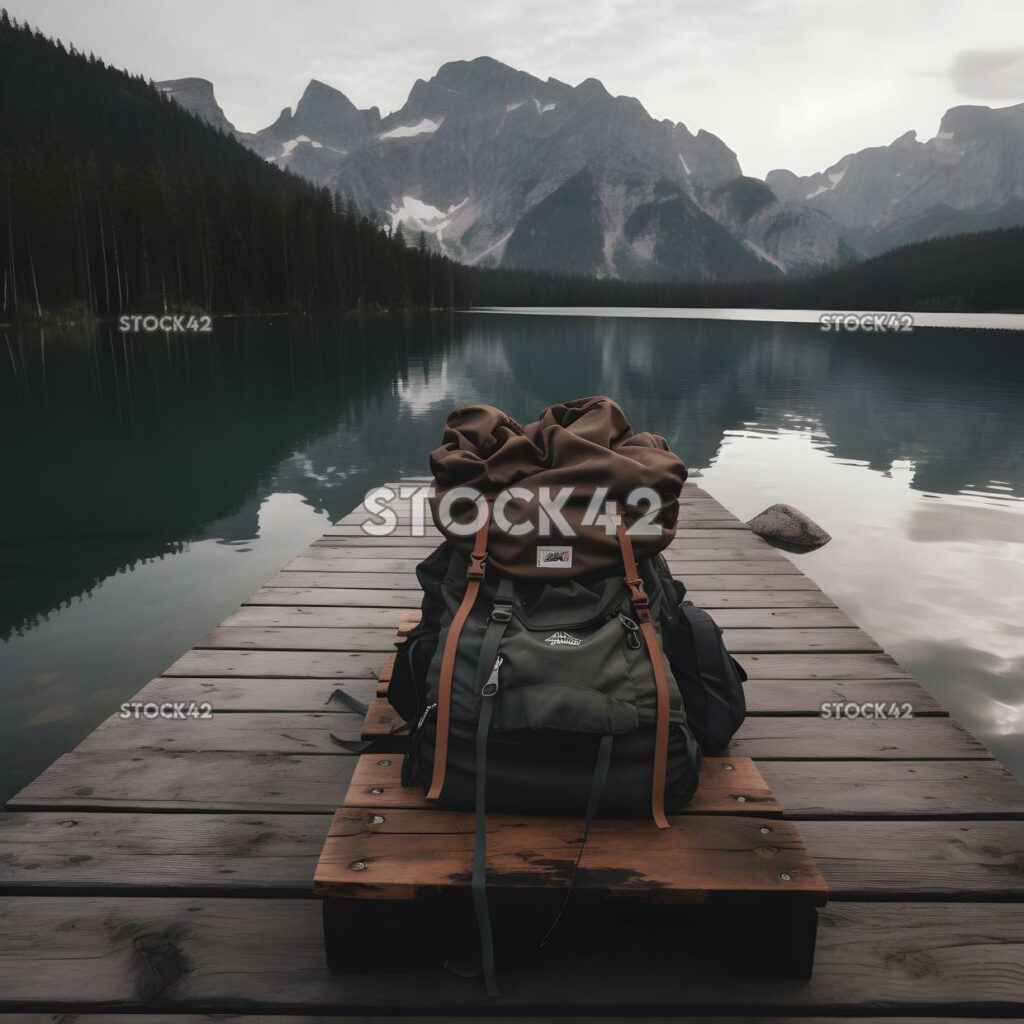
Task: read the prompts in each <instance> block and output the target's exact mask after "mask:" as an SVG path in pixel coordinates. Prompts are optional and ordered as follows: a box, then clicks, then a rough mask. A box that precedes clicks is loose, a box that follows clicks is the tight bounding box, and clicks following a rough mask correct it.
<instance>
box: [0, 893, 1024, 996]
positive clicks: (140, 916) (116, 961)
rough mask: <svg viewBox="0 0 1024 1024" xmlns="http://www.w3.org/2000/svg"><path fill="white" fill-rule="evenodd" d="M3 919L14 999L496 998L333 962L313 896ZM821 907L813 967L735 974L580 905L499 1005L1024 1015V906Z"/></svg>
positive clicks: (0, 938)
mask: <svg viewBox="0 0 1024 1024" xmlns="http://www.w3.org/2000/svg"><path fill="white" fill-rule="evenodd" d="M0 914H2V915H3V921H4V928H3V930H2V932H0V993H2V999H3V1007H4V1009H6V1010H8V1011H14V1010H26V1011H27V1010H33V1009H34V1010H43V1009H45V1010H53V1009H54V1008H55V1007H56V1008H60V1009H63V1010H78V1009H82V1008H93V1009H98V1008H116V1009H117V1010H118V1011H120V1012H121V1013H125V1012H129V1011H132V1010H134V1009H147V1008H148V1009H163V1010H165V1011H166V1010H170V1009H176V1010H183V1011H201V1010H205V1009H208V1008H210V1007H216V1009H217V1010H218V1011H219V1012H220V1013H230V1012H232V1011H236V1010H241V1011H245V1012H250V1013H251V1012H252V1010H253V1007H256V1006H258V1007H261V1008H262V1009H265V1010H266V1012H293V1013H297V1012H303V1013H314V1012H316V1013H320V1012H323V1013H337V1010H338V1007H344V1009H345V1012H346V1013H347V1014H349V1015H358V1014H366V1013H367V1012H368V1011H376V1012H378V1013H386V1012H387V1013H391V1012H394V1013H400V1012H403V1011H413V1012H415V1013H420V1014H423V1013H431V1012H433V1013H445V1014H452V1013H459V1012H461V1013H471V1012H474V1011H478V1010H483V1011H484V1012H493V1011H494V1004H493V1001H491V1000H489V999H488V997H487V996H486V994H485V993H484V992H483V987H482V986H481V985H475V984H472V983H467V982H466V980H465V979H464V978H458V977H455V976H453V975H452V974H450V973H447V972H444V971H440V970H437V969H431V970H425V971H420V972H417V973H411V974H407V975H405V976H403V977H402V979H401V983H400V984H394V983H391V984H382V982H381V979H380V978H379V977H378V976H376V975H347V976H346V975H342V976H338V975H330V974H329V973H328V971H327V968H326V965H325V964H324V962H323V947H322V935H321V919H320V907H319V905H318V903H317V902H316V901H312V900H288V899H281V900H262V899H248V898H239V899H230V900H225V899H209V898H207V899H204V898H201V897H191V898H178V897H171V898H139V899H131V900H127V899H124V898H120V897H82V898H78V899H71V900H68V899H65V898H63V897H57V898H39V897H21V896H15V897H8V898H5V899H4V900H3V901H2V903H0ZM605 914H607V911H605ZM820 915H821V919H822V927H821V928H820V930H819V936H820V937H819V940H818V951H817V957H816V962H815V971H814V976H813V978H811V979H810V980H808V981H807V982H800V983H795V982H791V983H779V982H778V981H771V980H765V981H759V980H755V979H750V980H747V981H744V982H743V983H742V984H737V983H736V981H735V979H734V978H732V977H731V975H730V974H729V973H728V968H727V966H726V965H724V964H716V963H713V962H709V961H708V960H707V959H706V958H704V957H693V956H687V955H686V954H685V952H684V951H682V950H681V949H680V947H679V945H678V941H675V942H674V941H672V937H673V936H675V938H676V939H677V940H678V938H679V926H678V923H676V922H668V921H660V920H657V919H653V918H651V916H650V915H647V914H644V915H636V916H635V917H629V916H627V915H624V914H623V915H620V916H619V918H618V919H617V922H616V935H615V941H614V942H609V940H608V934H607V930H606V929H603V928H594V927H593V921H592V918H590V917H587V916H585V915H581V916H580V918H579V920H578V921H577V923H573V922H572V921H566V922H564V924H563V928H564V929H565V930H564V931H563V933H562V938H561V941H560V942H559V943H557V944H554V945H553V946H552V948H550V949H549V950H547V951H546V952H545V956H544V958H543V960H542V961H539V960H538V958H536V957H533V958H530V960H529V961H528V963H527V965H526V966H523V967H519V968H516V967H514V966H513V965H511V964H510V965H508V966H507V968H505V969H504V971H503V981H504V982H505V986H504V987H505V992H504V998H503V1003H502V1010H503V1011H504V1012H506V1013H508V1012H515V1011H519V1012H522V1013H532V1012H536V1011H541V1012H547V1013H552V1012H560V1013H567V1012H569V1013H601V1014H603V1015H608V1014H612V1015H619V1016H621V1015H622V1014H637V1013H666V1012H667V1013H673V1014H677V1015H678V1014H681V1013H685V1012H687V1011H688V1010H695V1011H697V1012H706V1010H707V1007H709V1006H714V1007H715V1008H716V1009H718V1010H720V1011H729V1012H734V1013H752V1014H758V1015H762V1016H763V1015H764V1014H765V1013H766V1011H767V1012H768V1013H775V1014H785V1013H801V1014H803V1013H823V1012H831V1013H835V1012H836V1011H837V1010H838V1009H841V1010H843V1011H845V1012H846V1013H847V1014H849V1015H852V1014H854V1013H858V1012H859V1013H861V1014H863V1013H872V1012H875V1013H878V1012H882V1013H886V1012H887V1013H891V1014H902V1013H913V1014H918V1015H928V1014H933V1015H934V1014H942V1013H945V1014H950V1015H967V1014H972V1013H973V1014H981V1015H998V1014H1003V1015H1010V1016H1016V1015H1018V1014H1019V1011H1020V1008H1021V1006H1022V1004H1024V906H1021V905H1020V904H1012V903H1010V904H996V905H993V904H958V905H957V907H956V912H955V915H951V913H950V910H949V905H948V904H942V903H938V904H934V903H874V904H833V905H831V906H829V907H827V908H825V909H824V910H822V911H821V912H820ZM587 925H589V927H587ZM447 952H448V951H447V950H438V956H439V958H440V957H443V956H445V955H447ZM851 965H855V967H854V968H851Z"/></svg>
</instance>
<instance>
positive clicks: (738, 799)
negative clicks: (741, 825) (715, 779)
mask: <svg viewBox="0 0 1024 1024" xmlns="http://www.w3.org/2000/svg"><path fill="white" fill-rule="evenodd" d="M746 802H747V798H746V797H745V796H738V797H736V803H738V804H745V803H746Z"/></svg>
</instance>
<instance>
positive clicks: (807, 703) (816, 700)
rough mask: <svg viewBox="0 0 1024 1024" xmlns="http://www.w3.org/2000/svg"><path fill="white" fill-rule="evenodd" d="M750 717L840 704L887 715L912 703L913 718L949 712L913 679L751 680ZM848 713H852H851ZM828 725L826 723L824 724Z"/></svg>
mask: <svg viewBox="0 0 1024 1024" xmlns="http://www.w3.org/2000/svg"><path fill="white" fill-rule="evenodd" d="M743 688H744V691H745V693H746V698H747V714H748V715H813V716H815V717H820V716H821V714H822V707H823V706H824V705H826V704H827V705H829V706H830V707H831V706H832V705H834V704H835V703H837V702H838V703H841V704H844V705H846V704H850V703H853V704H857V705H858V706H859V705H861V704H881V705H882V708H883V710H884V712H885V713H887V714H888V713H894V712H902V710H903V708H904V706H905V705H907V704H909V705H910V707H911V709H912V713H913V714H914V715H946V714H948V712H947V711H946V709H945V708H944V707H943V706H942V705H941V704H940V703H939V702H938V701H937V700H936V699H935V698H934V697H933V696H932V695H931V694H930V693H929V692H928V691H927V690H926V689H925V688H924V687H923V686H922V685H921V684H920V683H918V682H916V681H915V680H913V679H910V678H907V679H849V680H832V679H748V680H747V682H746V683H745V684H744V686H743ZM831 713H833V714H834V712H831ZM848 713H849V712H848ZM824 724H827V723H823V725H824Z"/></svg>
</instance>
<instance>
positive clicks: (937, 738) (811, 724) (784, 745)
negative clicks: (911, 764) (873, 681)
mask: <svg viewBox="0 0 1024 1024" xmlns="http://www.w3.org/2000/svg"><path fill="white" fill-rule="evenodd" d="M729 753H730V754H736V755H745V756H747V757H753V758H756V759H757V760H758V763H762V762H764V761H766V760H787V761H792V760H811V761H819V762H820V761H829V760H843V759H847V758H856V759H858V760H886V761H895V760H929V759H939V760H951V759H954V758H966V759H983V760H984V759H990V758H991V757H992V754H991V753H990V752H989V751H988V750H987V749H986V748H985V747H984V746H983V745H982V744H981V743H980V742H979V741H978V740H976V739H975V738H974V737H973V736H972V735H971V734H970V733H969V732H968V731H967V730H966V729H965V728H964V727H963V726H962V725H960V723H959V722H955V721H953V719H951V718H913V719H885V720H881V721H866V720H864V719H843V720H838V721H835V720H833V721H828V722H823V721H822V720H821V719H817V718H776V717H757V718H754V717H751V718H748V719H747V720H746V721H745V722H744V723H743V725H742V726H740V729H739V732H737V734H736V735H735V736H734V737H733V740H732V743H730V744H729Z"/></svg>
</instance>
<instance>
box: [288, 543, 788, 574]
mask: <svg viewBox="0 0 1024 1024" xmlns="http://www.w3.org/2000/svg"><path fill="white" fill-rule="evenodd" d="M334 552H335V549H334V548H318V547H312V548H307V549H306V554H304V555H299V556H298V557H297V558H293V559H292V561H290V562H289V563H288V564H287V565H286V566H285V567H284V569H283V570H282V571H283V572H287V573H296V572H336V573H352V574H354V575H358V574H359V573H377V572H379V573H382V574H389V573H407V574H408V575H409V576H410V577H412V578H415V576H414V574H415V571H416V566H417V565H419V559H416V558H394V557H392V558H348V557H341V556H338V555H336V554H335V553H334ZM702 554H708V555H711V552H700V551H694V552H692V555H693V557H687V558H682V557H674V558H667V559H666V561H667V562H668V566H669V568H670V569H671V570H672V573H673V575H675V576H683V577H685V576H688V575H689V576H695V575H704V576H708V575H716V574H717V575H732V574H736V575H748V574H750V573H755V574H764V575H768V576H773V575H790V576H792V575H796V574H798V573H800V569H799V568H798V567H797V566H795V565H794V564H793V563H792V562H791V561H790V560H789V559H788V558H786V557H785V556H784V555H775V556H774V557H772V556H771V555H770V554H769V553H762V554H761V555H759V556H758V557H757V558H756V559H753V558H750V557H748V556H747V555H746V554H740V555H738V556H736V557H733V558H731V559H730V558H714V557H709V558H702V557H701V556H702Z"/></svg>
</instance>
